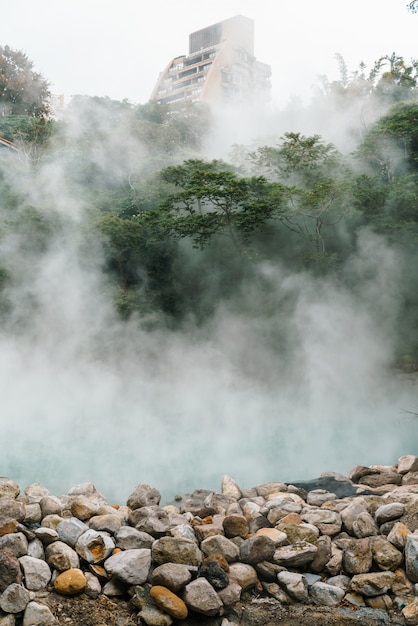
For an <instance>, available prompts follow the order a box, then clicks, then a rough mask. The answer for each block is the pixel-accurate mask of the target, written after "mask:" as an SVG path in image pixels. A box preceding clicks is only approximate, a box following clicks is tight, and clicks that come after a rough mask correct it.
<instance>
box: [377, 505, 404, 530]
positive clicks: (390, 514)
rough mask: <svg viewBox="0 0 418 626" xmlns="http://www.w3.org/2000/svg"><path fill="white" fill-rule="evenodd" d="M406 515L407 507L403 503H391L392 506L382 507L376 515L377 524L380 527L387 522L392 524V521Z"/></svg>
mask: <svg viewBox="0 0 418 626" xmlns="http://www.w3.org/2000/svg"><path fill="white" fill-rule="evenodd" d="M404 513H405V505H404V504H402V502H391V503H390V504H383V505H382V506H380V507H379V508H378V509H377V511H376V513H375V514H374V516H375V519H376V523H377V524H378V525H379V526H380V525H381V524H384V523H385V522H391V521H392V520H395V519H399V518H400V517H402V515H404Z"/></svg>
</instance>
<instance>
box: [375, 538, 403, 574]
mask: <svg viewBox="0 0 418 626" xmlns="http://www.w3.org/2000/svg"><path fill="white" fill-rule="evenodd" d="M372 552H373V560H374V562H375V563H376V565H377V566H378V567H379V569H381V570H395V569H396V568H398V567H399V566H400V565H401V563H402V561H403V554H402V552H400V551H399V550H398V549H397V548H395V546H393V545H392V544H391V543H390V541H388V540H387V539H386V537H382V536H378V537H374V538H373V541H372Z"/></svg>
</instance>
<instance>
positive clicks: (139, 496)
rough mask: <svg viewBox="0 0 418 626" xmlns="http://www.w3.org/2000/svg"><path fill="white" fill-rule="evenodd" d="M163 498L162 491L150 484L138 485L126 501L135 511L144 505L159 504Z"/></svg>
mask: <svg viewBox="0 0 418 626" xmlns="http://www.w3.org/2000/svg"><path fill="white" fill-rule="evenodd" d="M160 500H161V494H160V492H159V491H158V490H157V489H155V488H154V487H151V486H150V485H146V484H141V485H137V486H136V487H135V489H134V491H133V492H132V493H131V495H130V496H129V497H128V500H127V502H126V504H127V506H128V507H129V508H130V509H132V510H133V511H135V510H136V509H139V508H141V507H143V506H154V505H157V506H158V505H159V504H160Z"/></svg>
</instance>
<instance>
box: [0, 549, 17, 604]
mask: <svg viewBox="0 0 418 626" xmlns="http://www.w3.org/2000/svg"><path fill="white" fill-rule="evenodd" d="M21 582H22V574H21V571H20V565H19V561H18V560H17V557H16V556H15V554H14V553H13V552H12V551H11V549H10V548H2V549H0V593H1V592H3V591H4V590H5V589H7V587H8V586H9V585H11V584H12V583H18V584H20V583H21Z"/></svg>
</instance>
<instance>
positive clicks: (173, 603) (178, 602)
mask: <svg viewBox="0 0 418 626" xmlns="http://www.w3.org/2000/svg"><path fill="white" fill-rule="evenodd" d="M150 596H151V598H152V599H153V600H154V602H155V604H156V605H157V607H158V608H159V609H161V610H163V611H165V612H166V613H168V614H169V615H171V617H173V618H174V619H186V617H187V614H188V610H187V606H186V604H185V603H184V602H183V600H182V599H181V598H179V597H178V596H177V595H176V594H175V593H173V592H172V591H170V589H167V587H163V586H161V585H155V586H153V587H151V589H150Z"/></svg>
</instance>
